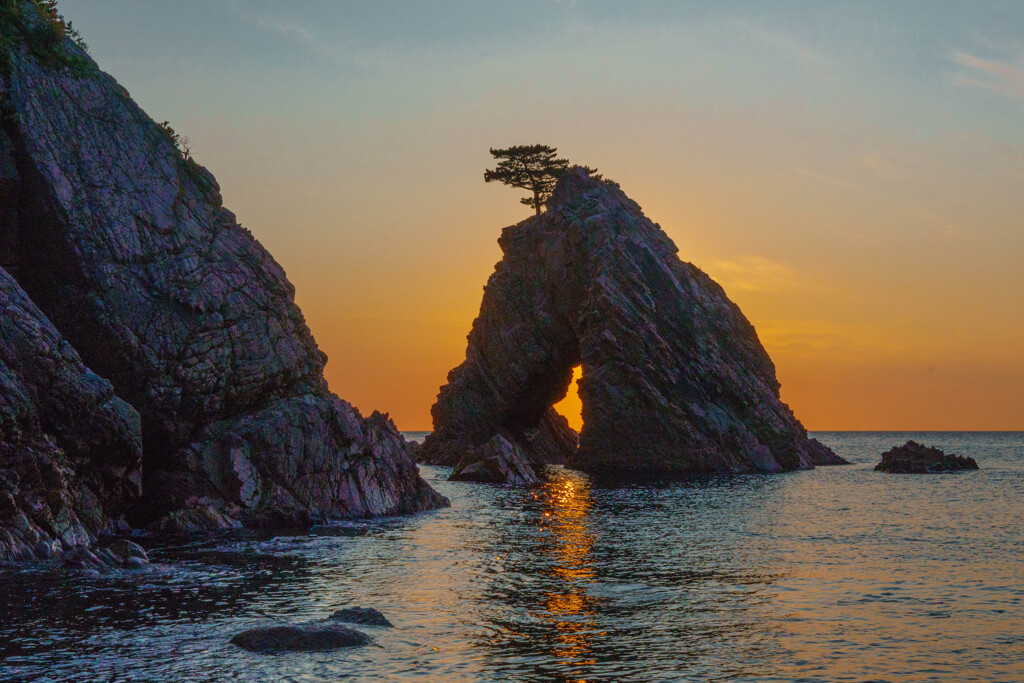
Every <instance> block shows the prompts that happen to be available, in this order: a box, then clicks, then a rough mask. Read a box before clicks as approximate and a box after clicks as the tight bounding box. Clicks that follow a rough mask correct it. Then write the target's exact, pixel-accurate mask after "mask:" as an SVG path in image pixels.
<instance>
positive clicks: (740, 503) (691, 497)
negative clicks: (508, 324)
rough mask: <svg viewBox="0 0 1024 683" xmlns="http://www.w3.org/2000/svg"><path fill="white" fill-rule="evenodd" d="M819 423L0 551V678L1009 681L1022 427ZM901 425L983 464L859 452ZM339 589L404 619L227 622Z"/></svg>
mask: <svg viewBox="0 0 1024 683" xmlns="http://www.w3.org/2000/svg"><path fill="white" fill-rule="evenodd" d="M409 436H416V435H414V434H409ZM419 436H422V434H421V435H419ZM815 436H817V437H818V438H819V439H821V440H822V441H823V442H825V443H826V444H828V445H829V446H831V447H832V448H833V449H834V450H835V451H836V452H837V453H839V454H840V455H842V456H843V457H844V458H846V459H847V460H850V461H851V462H852V463H854V464H853V465H851V466H848V467H822V468H818V469H816V470H813V471H808V472H795V473H790V474H782V475H773V476H762V475H745V476H734V477H713V478H705V479H701V480H698V481H691V482H685V483H672V484H662V485H645V486H636V485H634V486H629V487H624V488H598V487H596V486H592V485H591V483H590V482H589V480H588V479H587V477H585V476H583V475H581V474H579V473H576V472H573V471H571V470H565V469H562V468H552V469H551V470H550V471H549V472H548V473H547V481H546V482H545V483H544V485H543V486H541V487H538V488H534V489H523V488H506V487H495V486H488V485H482V484H467V483H455V482H448V481H446V478H447V474H448V472H449V470H447V469H445V468H439V467H423V468H422V471H423V474H424V476H425V477H426V478H427V479H428V480H429V481H430V483H431V484H432V485H433V486H434V487H436V488H437V489H438V490H439V491H441V492H442V493H444V494H445V495H447V496H448V497H449V498H451V501H452V507H451V508H450V509H446V510H440V511H437V512H432V513H427V514H423V515H418V516H414V517H406V518H394V519H375V520H369V521H362V522H354V523H346V524H339V525H333V526H328V527H323V528H319V529H316V530H314V532H313V533H311V534H303V535H292V536H281V535H278V536H270V535H263V536H233V537H223V538H220V539H216V540H206V541H202V542H194V543H189V544H185V545H182V544H177V545H168V544H166V543H164V544H162V545H156V546H154V545H153V542H152V540H150V541H149V542H148V543H147V541H146V540H145V539H144V540H143V541H142V543H143V545H147V544H148V545H149V547H150V549H151V553H150V555H151V558H152V559H153V560H154V561H155V562H158V563H160V565H161V566H160V567H159V568H158V569H156V570H154V571H151V572H148V573H145V574H131V573H124V574H121V575H117V576H112V577H101V578H67V577H65V578H60V577H56V576H52V575H48V574H45V573H41V572H40V571H38V570H25V569H21V570H12V569H5V570H0V610H2V613H0V680H19V681H20V680H26V681H31V680H39V681H179V680H180V681H221V680H223V681H336V680H339V679H342V678H346V677H351V678H352V679H356V680H360V679H361V680H414V679H422V680H432V681H476V680H516V681H570V680H571V681H576V680H588V681H589V680H604V681H608V680H616V681H656V680H680V681H686V680H716V681H717V680H730V681H868V680H870V681H1024V530H1022V524H1024V433H934V432H933V433H865V432H856V433H840V432H828V433H818V434H816V435H815ZM910 438H913V439H915V440H917V441H920V442H923V443H925V444H928V445H934V446H938V447H940V448H942V449H944V450H946V451H947V452H953V453H957V454H960V455H969V456H973V457H974V458H975V459H977V461H978V463H979V464H980V466H981V470H980V471H977V472H965V473H959V474H944V475H894V474H881V473H876V472H874V471H872V467H873V466H874V464H875V463H877V462H878V460H879V454H880V453H881V452H882V451H884V450H887V449H889V448H891V447H892V446H896V445H899V444H902V443H903V442H905V441H906V440H907V439H910ZM346 605H361V606H367V607H376V608H378V609H380V610H381V611H382V612H384V614H385V615H387V616H388V618H390V619H391V621H392V622H394V624H395V628H394V629H373V628H367V629H366V630H367V631H368V632H372V634H373V635H374V636H375V638H376V644H375V645H374V646H370V647H364V648H355V649H351V650H342V651H337V652H329V653H313V654H302V653H295V654H283V655H274V656H267V655H255V654H250V653H248V652H244V651H242V650H239V649H238V648H236V647H235V646H233V645H230V644H229V643H228V639H229V638H230V637H231V636H232V635H234V634H235V633H238V632H239V631H242V630H244V629H247V628H250V627H252V626H256V625H259V624H266V623H267V622H298V621H304V620H313V619H322V618H325V617H327V616H328V615H330V614H331V612H332V611H333V610H335V609H338V608H340V607H343V606H346Z"/></svg>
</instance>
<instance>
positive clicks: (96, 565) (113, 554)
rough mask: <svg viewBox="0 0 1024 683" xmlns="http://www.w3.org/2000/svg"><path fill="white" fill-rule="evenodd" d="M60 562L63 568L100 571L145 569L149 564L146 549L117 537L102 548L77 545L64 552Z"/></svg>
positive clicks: (92, 571)
mask: <svg viewBox="0 0 1024 683" xmlns="http://www.w3.org/2000/svg"><path fill="white" fill-rule="evenodd" d="M61 563H62V564H63V566H64V568H65V569H72V570H78V571H84V572H91V573H100V572H102V571H105V570H108V569H135V570H138V569H146V568H147V567H149V566H150V563H149V557H148V556H147V555H146V551H145V550H143V549H142V547H141V546H140V545H138V544H137V543H133V542H132V541H129V540H126V539H118V540H116V541H114V542H113V543H111V544H110V545H108V546H106V547H103V548H93V549H91V550H90V549H89V548H86V547H85V546H78V547H76V548H74V549H73V550H71V551H69V552H66V553H64V555H63V556H62V557H61Z"/></svg>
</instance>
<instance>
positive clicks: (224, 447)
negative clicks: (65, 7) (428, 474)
mask: <svg viewBox="0 0 1024 683" xmlns="http://www.w3.org/2000/svg"><path fill="white" fill-rule="evenodd" d="M34 7H35V5H34V4H33V3H30V2H26V3H24V5H23V7H22V10H21V14H20V15H19V16H20V18H19V20H18V21H23V22H26V23H25V25H20V24H18V23H17V22H14V23H11V24H5V25H4V26H3V33H4V35H3V38H4V41H2V43H0V49H4V50H7V51H8V54H6V55H4V59H3V60H0V119H2V125H0V220H2V222H0V266H3V267H5V268H6V269H7V270H8V271H9V273H10V274H11V275H13V277H14V280H16V281H17V285H14V284H13V282H11V281H9V280H10V278H7V277H6V276H5V280H3V282H2V284H3V287H4V291H5V293H8V292H9V291H10V292H14V291H15V288H16V287H20V289H17V291H18V292H20V291H22V290H23V292H24V293H26V294H27V299H31V302H32V303H33V304H34V306H33V307H32V312H30V313H26V314H25V315H26V316H28V317H31V318H32V319H33V320H35V321H36V322H35V323H33V324H35V325H36V327H37V329H38V330H39V331H37V332H31V331H26V332H24V334H23V335H22V336H23V338H22V339H20V340H19V341H16V342H12V345H13V346H14V347H16V348H17V349H18V350H19V352H20V353H23V354H27V355H31V354H33V353H36V354H37V355H39V356H40V357H45V356H46V354H47V353H50V352H49V351H47V350H46V348H47V347H48V345H49V346H53V345H58V344H62V345H63V346H59V348H61V349H63V350H62V351H61V353H62V354H63V355H62V356H61V357H60V359H59V363H63V365H61V366H59V367H53V368H51V370H50V371H51V374H56V375H60V377H61V378H62V379H63V380H64V381H65V383H66V384H67V383H69V382H71V381H72V380H71V378H72V377H73V376H76V375H77V376H80V377H82V378H84V379H79V380H75V381H76V382H77V384H75V385H74V386H75V387H81V389H77V388H76V389H75V391H80V392H81V394H82V397H85V396H88V397H91V398H89V401H92V403H95V404H96V405H97V406H100V405H103V406H106V408H104V410H107V411H108V412H110V413H111V414H112V415H113V414H114V413H116V416H112V417H109V418H104V419H105V420H106V422H105V423H104V424H106V425H107V427H106V429H107V431H106V432H103V433H100V432H99V431H96V430H93V431H89V430H90V423H89V422H84V423H83V422H82V421H81V420H78V419H76V416H77V415H76V414H71V413H70V412H67V413H59V412H57V413H54V414H53V416H52V419H51V420H50V422H48V423H47V422H44V421H40V422H38V425H37V426H35V427H32V428H31V429H28V430H27V431H25V430H22V431H21V432H19V434H21V436H19V437H18V438H19V439H21V441H19V443H23V444H25V445H24V446H12V447H11V449H8V450H7V451H5V454H4V455H3V457H2V461H0V469H3V470H4V471H7V470H10V469H11V467H12V462H15V460H16V459H18V458H20V459H22V460H24V459H26V458H27V459H29V460H31V461H32V462H33V463H35V462H38V463H42V462H43V461H44V460H46V459H47V458H48V459H49V460H51V461H54V462H55V463H56V464H54V465H53V467H52V468H51V469H53V471H54V472H56V471H57V470H60V471H61V475H60V477H57V476H56V475H54V476H52V477H48V478H47V477H43V478H42V479H40V481H39V483H38V485H36V484H34V486H36V492H35V493H33V494H32V495H37V496H43V497H46V498H48V499H50V500H54V501H55V500H58V499H60V500H64V501H67V502H68V503H69V505H70V503H71V501H75V500H78V499H79V498H81V497H82V496H86V497H88V496H89V495H91V494H96V495H99V496H101V497H100V500H99V502H98V503H97V504H92V503H90V504H89V505H87V506H85V507H81V506H78V507H80V508H81V509H78V507H76V506H75V505H71V507H75V508H76V509H78V512H79V513H81V514H85V510H86V509H92V510H102V512H101V513H100V512H97V513H95V514H93V513H88V515H87V516H89V515H91V516H89V519H90V522H89V523H88V524H86V525H84V526H83V525H82V524H79V523H78V522H77V521H75V520H78V519H80V518H81V514H76V515H75V516H74V518H73V520H72V521H70V522H67V523H66V524H64V523H63V522H62V526H61V529H65V527H66V528H67V529H72V528H73V529H79V527H81V528H82V529H86V530H88V533H94V532H95V531H96V530H97V529H99V528H100V527H102V526H103V523H105V521H106V520H108V519H110V518H113V517H116V516H123V515H125V514H127V516H128V519H129V521H130V522H132V523H133V524H136V525H155V526H156V527H158V528H163V529H166V530H178V531H202V530H207V529H216V528H228V527H233V526H238V525H241V524H245V525H253V526H260V525H275V524H277V523H278V522H279V521H281V520H285V521H289V520H290V521H298V522H302V521H303V520H307V521H308V519H309V518H310V516H312V515H315V516H336V517H355V516H368V515H383V514H400V513H411V512H416V511H420V510H426V509H431V508H436V507H439V506H443V505H446V504H447V501H446V499H444V498H443V497H442V496H440V495H439V494H437V493H436V492H435V491H434V490H433V489H431V488H430V487H429V486H428V485H427V484H426V483H425V482H424V481H423V479H422V478H420V476H419V474H418V471H417V468H416V465H415V463H414V462H413V460H412V459H411V457H410V455H409V450H408V445H407V444H406V443H405V442H404V440H403V439H402V437H401V436H400V435H399V434H398V432H397V431H396V429H395V427H394V425H393V424H392V423H391V421H390V420H389V419H388V418H387V417H386V416H384V415H380V414H378V413H374V414H373V415H371V416H370V417H369V418H364V417H362V416H361V415H360V414H359V412H358V411H357V410H356V409H355V408H354V407H352V406H351V405H350V404H348V403H347V402H345V401H343V400H341V399H339V398H338V397H337V396H335V395H334V394H332V393H331V392H330V391H329V390H328V388H327V384H326V381H325V380H324V376H323V368H324V364H325V362H326V357H325V356H324V354H323V353H322V352H321V351H320V350H319V349H318V348H317V345H316V343H315V341H314V340H313V337H312V335H311V334H310V331H309V329H308V327H307V326H306V323H305V320H304V319H303V317H302V313H301V312H300V311H299V309H298V307H297V306H296V305H295V302H294V290H293V288H292V285H291V284H290V283H289V282H288V280H287V278H286V277H285V273H284V271H283V270H282V269H281V267H280V266H279V265H278V264H277V263H276V262H275V261H274V259H273V258H272V257H271V256H270V254H268V253H267V252H266V250H265V249H263V247H262V246H261V245H260V244H259V242H257V241H256V239H255V238H254V237H253V236H252V234H251V233H249V231H248V230H246V229H245V228H243V227H242V226H240V225H239V224H238V222H237V220H236V219H235V216H234V215H233V214H232V213H231V212H230V211H228V210H227V209H225V208H224V207H223V206H222V205H221V195H220V191H219V188H218V185H217V182H216V180H215V179H214V177H213V176H212V175H211V174H210V173H209V172H208V171H207V170H206V169H205V168H203V167H202V166H200V165H199V164H198V163H196V162H195V161H194V160H193V159H191V158H189V156H188V155H187V154H185V153H183V151H182V150H181V149H180V148H179V147H178V146H177V144H176V140H175V138H174V136H173V135H172V134H171V133H170V132H169V131H168V130H167V129H166V128H165V127H164V126H162V125H159V124H157V123H156V122H154V121H153V120H152V119H150V118H149V116H147V115H146V114H145V113H144V112H143V111H142V110H141V109H139V107H138V106H137V105H136V104H135V103H134V102H133V101H132V99H131V97H130V96H129V95H128V93H127V92H126V91H125V89H124V88H122V87H121V86H119V85H118V84H117V82H116V81H115V80H114V79H113V78H111V77H110V76H108V75H106V74H104V73H102V72H101V71H100V70H99V69H98V68H97V67H96V65H95V64H94V63H93V62H92V60H91V59H89V57H88V56H87V55H86V54H85V53H84V52H83V51H82V50H81V49H80V48H79V47H78V46H77V45H76V44H74V43H73V42H72V41H71V40H69V39H63V40H56V39H54V40H53V41H51V42H52V44H50V43H47V49H46V50H41V49H39V48H38V44H37V43H34V42H33V41H38V40H39V38H38V36H39V35H43V34H45V31H46V30H48V29H47V27H46V25H45V22H43V23H40V22H41V21H42V20H41V19H40V17H39V16H38V15H36V14H33V12H35V10H34V9H33V8H34ZM5 12H7V13H10V11H9V10H5ZM5 19H6V15H5ZM26 26H29V27H31V28H32V30H28V29H26V28H25V27H26ZM40 31H43V34H41V33H40ZM17 296H21V297H22V298H25V297H24V295H22V294H18V295H17ZM27 299H26V301H27ZM19 301H20V300H19ZM23 307H24V306H23ZM26 310H28V309H27V308H26ZM4 318H5V325H7V324H8V323H7V318H8V314H7V311H6V309H5V311H4ZM51 323H52V325H51ZM58 335H59V336H58ZM58 340H66V341H58ZM53 348H57V347H56V346H53ZM72 348H73V349H74V350H73V351H72V350H71V349H72ZM55 363H58V361H55ZM83 363H84V365H83ZM65 366H66V367H65ZM86 366H87V367H88V368H89V370H86ZM90 370H91V372H90ZM100 377H102V378H104V379H100ZM37 381H43V380H41V378H36V377H35V376H29V375H22V374H18V373H17V372H16V371H15V376H14V378H13V379H10V380H9V381H7V380H5V400H6V401H9V402H11V401H13V402H15V403H17V404H18V405H21V406H32V405H34V406H38V405H39V403H38V400H39V399H38V398H36V397H33V396H29V395H27V394H26V398H25V400H24V401H22V400H21V399H20V398H18V396H16V395H15V394H13V393H10V392H8V391H7V389H6V387H7V386H8V385H10V386H21V385H22V384H24V383H25V382H37ZM68 386H71V385H70V384H69V385H68ZM111 386H112V389H111ZM12 392H13V390H12ZM115 394H116V396H117V399H115ZM68 395H69V396H70V397H74V395H75V393H74V391H71V390H70V389H69V391H68ZM76 400H78V403H72V405H74V406H79V405H80V404H82V401H84V400H85V399H84V398H81V400H79V399H76ZM82 405H83V406H84V404H82ZM89 405H92V404H89ZM25 410H28V408H25ZM69 410H70V409H69ZM74 410H80V411H85V412H84V413H83V414H88V415H93V414H94V413H95V415H99V413H98V412H97V411H99V410H100V408H98V407H97V408H96V409H95V410H94V411H93V413H88V411H86V409H85V407H81V408H77V407H76V408H74ZM136 411H137V412H136ZM23 412H24V411H23ZM25 414H27V413H25ZM115 418H116V419H115ZM26 419H27V418H26ZM90 419H93V417H90ZM117 420H120V422H117ZM133 420H135V422H132V421H133ZM139 420H141V429H140V427H139ZM93 421H99V417H95V419H93ZM122 423H124V424H122ZM19 424H20V423H19ZM25 424H28V422H26V423H25ZM33 424H36V423H33ZM115 427H116V428H115ZM79 431H81V433H79ZM115 432H116V433H115ZM48 435H55V436H56V440H55V441H54V440H53V439H49V438H48ZM5 438H7V437H6V436H5ZM115 438H116V439H117V441H116V443H117V444H127V445H123V446H122V445H119V446H118V448H112V447H109V445H108V444H104V443H103V439H109V440H111V443H114V442H115V441H114V440H115ZM140 438H141V470H140V466H139V462H138V461H137V458H138V455H139V449H138V446H139V440H140ZM61 439H64V441H61ZM90 439H91V441H90ZM79 441H80V442H82V443H81V444H80V447H79V445H76V446H75V448H77V450H74V451H73V452H74V456H73V458H71V459H70V460H68V463H71V460H74V462H75V463H86V462H93V463H94V464H93V466H92V467H91V468H88V470H89V471H87V468H84V467H70V464H69V466H68V467H64V465H65V464H68V463H64V462H63V461H60V462H57V461H56V460H55V458H56V456H55V453H57V452H58V451H64V452H69V451H68V448H69V446H67V445H66V443H72V442H74V443H75V444H78V442H79ZM85 442H88V443H89V444H91V445H88V446H87V445H86V443H85ZM132 448H134V450H132ZM33 449H34V450H33ZM32 453H35V454H37V455H31V454H32ZM129 455H130V456H131V457H129ZM70 457H71V456H69V458H70ZM132 457H133V458H136V460H134V461H131V462H128V461H130V460H131V458H132ZM12 459H15V460H12ZM18 467H22V465H18ZM24 467H29V468H30V469H31V467H42V465H41V464H40V465H24ZM61 468H63V469H61ZM115 468H119V469H118V470H117V471H119V472H121V473H122V475H121V477H122V478H123V480H124V483H121V484H119V485H117V486H114V484H113V483H109V482H108V483H105V484H103V486H104V487H108V488H102V489H101V490H94V489H93V488H92V486H93V484H92V483H91V482H92V481H93V479H96V478H99V479H103V481H104V482H107V478H108V476H109V475H110V474H111V473H112V472H114V471H115ZM140 471H141V490H142V493H141V495H139V485H140V482H139V472H140ZM58 479H59V481H58ZM115 479H116V477H115ZM18 486H19V488H18V490H19V491H23V490H27V489H25V486H26V485H25V484H19V485H18ZM26 495H28V494H26ZM104 496H109V497H104ZM90 506H91V507H90ZM10 524H11V522H9V521H0V528H4V529H7V530H8V531H9V529H10V528H11V527H10ZM61 529H54V533H59V534H60V538H64V535H66V533H68V532H67V531H61ZM75 533H76V534H78V535H79V536H81V537H82V538H85V537H86V536H87V535H88V533H87V532H86V531H81V532H78V531H76V532H75ZM76 542H77V541H76Z"/></svg>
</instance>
